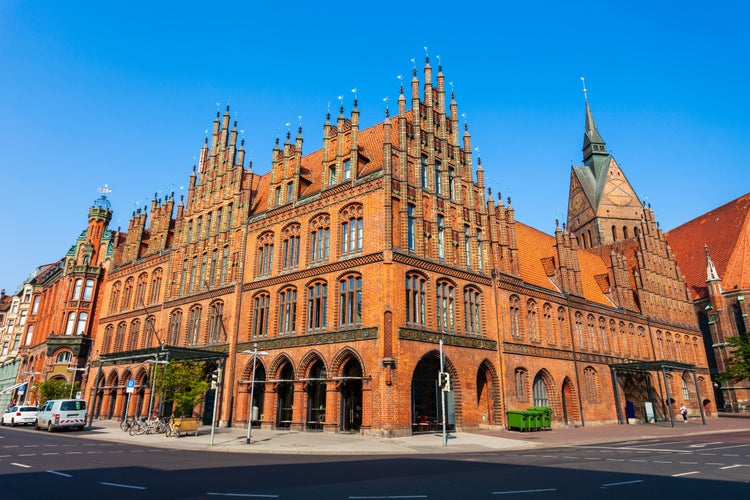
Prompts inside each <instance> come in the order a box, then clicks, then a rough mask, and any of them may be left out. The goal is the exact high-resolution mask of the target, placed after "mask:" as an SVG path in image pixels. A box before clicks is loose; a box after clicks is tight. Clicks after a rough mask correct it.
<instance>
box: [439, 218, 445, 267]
mask: <svg viewBox="0 0 750 500" xmlns="http://www.w3.org/2000/svg"><path fill="white" fill-rule="evenodd" d="M437 231H438V234H437V244H438V258H439V259H441V260H442V259H445V217H444V216H442V215H439V214H438V216H437Z"/></svg>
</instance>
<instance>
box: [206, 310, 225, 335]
mask: <svg viewBox="0 0 750 500" xmlns="http://www.w3.org/2000/svg"><path fill="white" fill-rule="evenodd" d="M223 314H224V303H223V302H221V301H218V302H214V303H213V304H212V305H211V315H210V317H209V320H208V343H209V344H216V343H218V342H221V341H222V340H226V332H225V330H224V318H223Z"/></svg>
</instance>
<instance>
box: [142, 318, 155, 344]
mask: <svg viewBox="0 0 750 500" xmlns="http://www.w3.org/2000/svg"><path fill="white" fill-rule="evenodd" d="M155 333H156V318H154V317H153V316H149V317H148V318H146V324H145V325H144V326H143V336H144V338H145V340H144V342H143V347H151V345H152V344H153V342H154V339H153V337H154V334H155Z"/></svg>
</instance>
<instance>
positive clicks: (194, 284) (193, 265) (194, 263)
mask: <svg viewBox="0 0 750 500" xmlns="http://www.w3.org/2000/svg"><path fill="white" fill-rule="evenodd" d="M197 272H198V256H197V255H194V256H193V258H192V259H191V260H190V283H189V285H188V286H189V289H190V290H189V291H190V293H193V292H194V291H195V290H196V289H197V288H198V280H200V277H199V276H198V277H196V273H197ZM196 278H197V279H196Z"/></svg>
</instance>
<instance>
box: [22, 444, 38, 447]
mask: <svg viewBox="0 0 750 500" xmlns="http://www.w3.org/2000/svg"><path fill="white" fill-rule="evenodd" d="M23 447H24V448H39V445H38V444H25V445H23Z"/></svg>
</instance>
